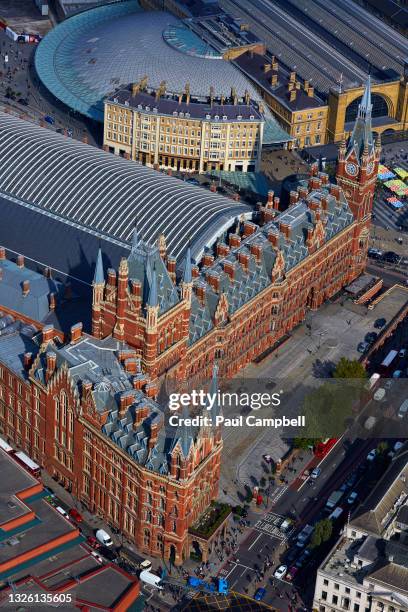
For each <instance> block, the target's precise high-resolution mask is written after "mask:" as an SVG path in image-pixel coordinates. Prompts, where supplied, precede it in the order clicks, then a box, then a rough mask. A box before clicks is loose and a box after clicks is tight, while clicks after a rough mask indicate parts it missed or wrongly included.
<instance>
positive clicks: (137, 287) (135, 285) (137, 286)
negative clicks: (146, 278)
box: [130, 279, 142, 297]
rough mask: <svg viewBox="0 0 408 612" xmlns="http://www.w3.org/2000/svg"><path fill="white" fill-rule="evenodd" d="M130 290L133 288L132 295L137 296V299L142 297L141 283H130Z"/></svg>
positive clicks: (135, 281) (133, 281) (132, 281)
mask: <svg viewBox="0 0 408 612" xmlns="http://www.w3.org/2000/svg"><path fill="white" fill-rule="evenodd" d="M130 288H131V292H132V295H135V296H136V297H140V296H141V291H142V285H141V284H140V281H138V280H133V279H132V280H131V281H130Z"/></svg>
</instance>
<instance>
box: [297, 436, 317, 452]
mask: <svg viewBox="0 0 408 612" xmlns="http://www.w3.org/2000/svg"><path fill="white" fill-rule="evenodd" d="M318 442H320V439H319V438H295V439H294V440H293V446H294V447H295V448H301V449H302V450H307V449H308V448H309V447H310V446H314V445H315V444H317V443H318Z"/></svg>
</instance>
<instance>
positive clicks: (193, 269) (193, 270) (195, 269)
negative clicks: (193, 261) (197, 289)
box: [191, 266, 200, 278]
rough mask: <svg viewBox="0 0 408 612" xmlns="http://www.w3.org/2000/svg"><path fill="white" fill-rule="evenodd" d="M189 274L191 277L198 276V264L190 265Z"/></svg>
mask: <svg viewBox="0 0 408 612" xmlns="http://www.w3.org/2000/svg"><path fill="white" fill-rule="evenodd" d="M191 276H192V277H193V278H198V277H199V276H200V269H199V267H198V266H191Z"/></svg>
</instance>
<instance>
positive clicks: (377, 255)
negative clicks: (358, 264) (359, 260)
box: [367, 248, 384, 259]
mask: <svg viewBox="0 0 408 612" xmlns="http://www.w3.org/2000/svg"><path fill="white" fill-rule="evenodd" d="M367 255H368V256H369V257H371V259H381V258H382V256H383V255H384V251H381V250H380V249H374V248H370V249H368V251H367Z"/></svg>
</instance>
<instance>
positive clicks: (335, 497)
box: [326, 491, 344, 510]
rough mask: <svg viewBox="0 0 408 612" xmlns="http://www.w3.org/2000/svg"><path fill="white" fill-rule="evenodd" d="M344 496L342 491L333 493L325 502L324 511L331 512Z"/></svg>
mask: <svg viewBox="0 0 408 612" xmlns="http://www.w3.org/2000/svg"><path fill="white" fill-rule="evenodd" d="M343 495H344V491H333V493H332V494H331V495H330V497H329V499H328V500H327V502H326V510H333V508H335V507H336V506H337V504H338V503H339V501H340V500H341V498H342V497H343Z"/></svg>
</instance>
